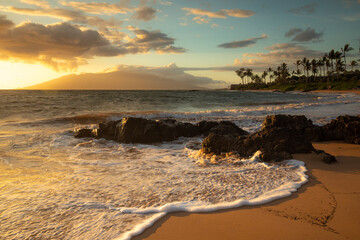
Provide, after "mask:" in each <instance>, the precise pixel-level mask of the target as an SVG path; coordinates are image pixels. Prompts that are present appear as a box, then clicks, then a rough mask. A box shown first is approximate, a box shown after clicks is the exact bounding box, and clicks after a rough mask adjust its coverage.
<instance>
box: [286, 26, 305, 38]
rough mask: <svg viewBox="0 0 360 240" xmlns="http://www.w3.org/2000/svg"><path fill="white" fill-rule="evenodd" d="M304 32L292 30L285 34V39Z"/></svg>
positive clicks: (296, 29) (297, 29) (299, 29)
mask: <svg viewBox="0 0 360 240" xmlns="http://www.w3.org/2000/svg"><path fill="white" fill-rule="evenodd" d="M302 31H303V30H302V29H301V28H292V29H290V30H289V31H288V32H287V33H285V37H291V36H294V35H295V34H297V33H301V32H302Z"/></svg>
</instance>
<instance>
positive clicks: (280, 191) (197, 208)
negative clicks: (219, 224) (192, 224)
mask: <svg viewBox="0 0 360 240" xmlns="http://www.w3.org/2000/svg"><path fill="white" fill-rule="evenodd" d="M259 154H260V152H257V153H256V154H255V155H254V156H253V157H252V158H251V159H249V160H248V162H255V161H258V156H259ZM283 163H284V164H287V165H289V166H291V167H294V168H298V172H297V173H298V175H299V177H300V181H297V182H287V183H285V184H283V185H281V186H280V187H278V188H276V189H273V190H271V191H269V192H266V193H264V194H262V195H260V196H258V197H255V198H253V199H249V200H246V199H238V200H236V201H233V202H222V203H217V204H212V205H211V204H210V205H209V204H207V203H203V202H173V203H168V204H165V205H163V206H161V207H157V208H144V209H139V208H118V209H117V210H118V211H120V212H122V213H127V214H150V213H153V214H154V213H155V215H154V216H153V217H151V218H149V219H147V220H146V221H144V222H142V223H141V224H139V225H137V226H136V227H134V228H133V229H132V230H130V231H128V232H126V233H124V234H122V235H121V236H119V238H117V240H128V239H130V238H131V237H133V236H136V235H139V234H141V233H142V232H143V231H144V230H145V229H147V228H149V227H151V226H152V225H153V224H154V223H155V222H156V221H158V220H159V219H160V218H162V217H164V216H165V215H166V214H168V213H171V212H180V211H182V212H193V213H195V212H214V211H218V210H224V209H232V208H238V207H242V206H247V205H260V204H265V203H269V202H271V201H274V200H276V199H279V198H284V197H288V196H290V195H291V193H293V192H295V191H296V190H297V189H298V188H299V187H300V186H301V185H303V184H305V183H306V182H307V181H308V176H307V175H306V174H305V173H306V171H307V169H306V168H305V164H304V162H302V161H298V160H288V161H284V162H283ZM266 166H267V167H269V165H267V164H266Z"/></svg>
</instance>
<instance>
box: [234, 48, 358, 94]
mask: <svg viewBox="0 0 360 240" xmlns="http://www.w3.org/2000/svg"><path fill="white" fill-rule="evenodd" d="M352 50H353V48H352V47H350V45H349V44H345V45H344V47H343V48H341V52H340V51H335V50H334V49H332V50H330V51H329V53H325V54H324V56H323V57H320V58H314V59H308V58H307V57H304V58H303V59H301V60H300V59H299V60H297V61H295V62H294V63H293V64H294V66H295V67H296V71H295V70H294V71H292V72H290V69H289V67H288V65H287V63H282V64H280V66H278V67H277V68H276V70H273V69H272V68H271V67H269V68H267V69H265V70H264V71H263V73H262V74H261V76H259V75H257V74H254V73H253V70H252V69H250V68H246V69H245V68H240V69H239V70H236V71H235V72H236V74H237V75H238V76H239V77H240V78H241V80H242V81H241V84H239V85H242V87H241V88H246V86H247V85H248V86H247V88H249V89H251V87H252V86H253V87H254V84H258V85H259V84H262V85H263V87H264V88H266V86H267V85H274V84H296V83H304V84H305V86H306V85H308V84H309V83H316V82H326V83H327V84H330V83H332V82H334V81H348V80H356V79H357V80H358V81H359V84H360V71H359V70H358V69H356V68H357V67H358V66H359V64H358V62H360V59H359V60H357V61H355V60H352V61H350V64H349V67H351V71H350V72H348V71H347V62H346V54H347V53H348V52H350V51H352ZM300 68H302V69H303V70H302V71H301V70H300ZM354 68H355V69H356V70H355V71H354ZM310 72H311V76H310ZM267 76H269V78H268V79H269V81H267V79H266V77H267ZM347 76H349V78H348V77H347ZM244 78H246V81H245V82H244ZM329 87H331V86H329ZM232 88H233V87H232Z"/></svg>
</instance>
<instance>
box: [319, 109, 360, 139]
mask: <svg viewBox="0 0 360 240" xmlns="http://www.w3.org/2000/svg"><path fill="white" fill-rule="evenodd" d="M322 131H323V139H322V140H323V141H333V140H344V141H345V142H347V143H354V144H360V117H359V116H348V115H345V116H339V117H337V118H336V119H335V120H332V121H331V122H330V123H329V124H326V125H325V126H323V127H322Z"/></svg>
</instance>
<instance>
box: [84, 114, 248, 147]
mask: <svg viewBox="0 0 360 240" xmlns="http://www.w3.org/2000/svg"><path fill="white" fill-rule="evenodd" d="M80 131H83V132H84V133H85V132H88V129H82V130H80ZM210 133H218V134H222V135H232V136H239V135H243V134H248V133H247V132H246V131H244V130H242V129H241V128H239V127H238V126H236V125H235V124H234V123H232V122H227V121H222V122H207V121H202V122H199V123H198V124H196V125H194V124H191V123H184V122H178V121H176V120H174V119H164V120H151V119H144V118H135V117H126V118H123V119H122V120H119V121H109V122H105V123H100V124H99V128H98V129H97V130H96V136H95V137H98V138H105V139H108V140H115V141H117V142H121V143H156V142H163V141H172V140H175V139H177V138H179V137H194V136H199V135H202V134H206V135H208V134H210ZM82 136H83V137H92V136H91V135H86V134H84V135H79V136H77V137H82Z"/></svg>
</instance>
